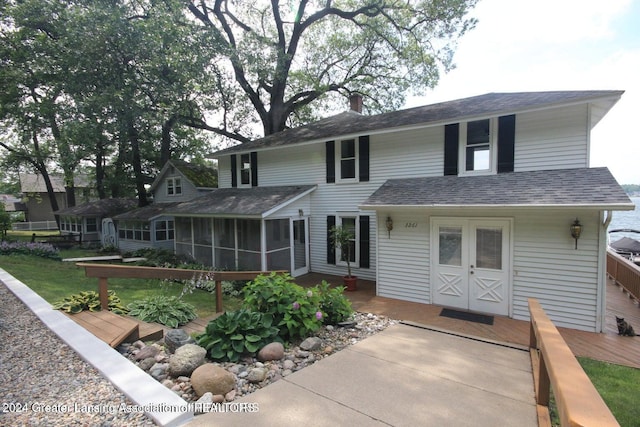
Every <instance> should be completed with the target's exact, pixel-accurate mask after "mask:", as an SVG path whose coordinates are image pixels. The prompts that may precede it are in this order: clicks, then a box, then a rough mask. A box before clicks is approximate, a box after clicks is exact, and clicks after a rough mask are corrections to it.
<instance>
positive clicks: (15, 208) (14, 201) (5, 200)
mask: <svg viewBox="0 0 640 427" xmlns="http://www.w3.org/2000/svg"><path fill="white" fill-rule="evenodd" d="M0 203H2V204H3V205H4V210H5V211H6V212H24V211H25V210H26V206H25V205H24V203H22V200H20V199H19V198H17V197H15V196H12V195H11V194H0Z"/></svg>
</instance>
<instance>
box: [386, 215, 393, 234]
mask: <svg viewBox="0 0 640 427" xmlns="http://www.w3.org/2000/svg"><path fill="white" fill-rule="evenodd" d="M385 224H386V225H387V233H389V238H391V230H393V220H392V219H391V217H390V216H388V217H387V221H386V223H385Z"/></svg>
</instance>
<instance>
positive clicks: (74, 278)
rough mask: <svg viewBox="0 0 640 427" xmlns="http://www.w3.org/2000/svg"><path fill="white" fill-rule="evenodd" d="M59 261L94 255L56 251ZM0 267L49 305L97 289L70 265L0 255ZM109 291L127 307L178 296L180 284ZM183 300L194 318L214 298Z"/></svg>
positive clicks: (120, 283) (233, 304)
mask: <svg viewBox="0 0 640 427" xmlns="http://www.w3.org/2000/svg"><path fill="white" fill-rule="evenodd" d="M60 254H61V256H62V257H63V258H74V257H79V256H91V255H95V253H91V252H88V251H86V250H79V249H72V250H63V251H60ZM0 268H3V269H4V270H6V271H7V272H8V273H10V274H11V275H12V276H14V277H15V278H17V279H18V280H20V281H21V282H23V283H24V284H26V285H27V286H29V287H30V288H31V289H33V290H34V291H35V292H36V293H38V294H39V295H40V296H41V297H42V298H44V299H45V300H47V301H48V302H50V303H53V302H55V301H58V300H60V299H62V298H64V297H66V296H69V295H71V294H75V293H78V292H80V291H87V290H94V291H97V290H98V279H95V278H88V277H85V274H84V269H81V268H79V267H77V266H76V265H75V263H73V262H62V261H57V260H51V259H45V258H38V257H33V256H26V255H10V256H6V255H0ZM109 289H110V290H113V291H115V292H116V294H117V295H118V297H120V299H121V300H122V302H123V304H125V305H126V304H129V303H130V302H133V301H135V300H139V299H142V298H144V297H145V296H150V295H156V294H164V295H179V294H180V293H181V291H182V284H180V283H175V282H163V281H160V280H145V279H109ZM183 300H184V301H186V302H188V303H190V304H192V305H193V306H194V307H195V309H196V313H197V314H198V317H207V316H210V315H212V314H214V313H215V307H216V298H215V295H213V294H211V293H209V292H205V291H202V290H195V291H194V292H193V293H192V294H186V295H185V296H184V297H183ZM240 304H241V301H239V300H238V299H237V298H230V297H225V298H224V300H223V307H224V309H225V310H233V309H236V308H238V307H239V306H240Z"/></svg>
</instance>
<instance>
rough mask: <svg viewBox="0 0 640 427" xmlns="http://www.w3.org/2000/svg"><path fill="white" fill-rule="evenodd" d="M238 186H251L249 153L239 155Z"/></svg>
mask: <svg viewBox="0 0 640 427" xmlns="http://www.w3.org/2000/svg"><path fill="white" fill-rule="evenodd" d="M240 185H251V157H250V156H249V153H246V154H241V155H240Z"/></svg>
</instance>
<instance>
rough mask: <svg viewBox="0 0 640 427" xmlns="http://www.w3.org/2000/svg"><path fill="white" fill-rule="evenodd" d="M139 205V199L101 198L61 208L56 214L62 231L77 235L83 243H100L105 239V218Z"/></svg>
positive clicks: (107, 218)
mask: <svg viewBox="0 0 640 427" xmlns="http://www.w3.org/2000/svg"><path fill="white" fill-rule="evenodd" d="M137 205H138V201H137V199H125V198H115V199H100V200H96V201H93V202H87V203H83V204H80V205H77V206H73V207H70V208H66V209H60V210H59V211H56V212H55V214H56V215H57V216H59V217H60V233H62V234H73V235H77V239H76V240H79V241H82V242H83V243H98V242H102V239H103V228H104V227H105V224H104V223H103V220H109V219H110V218H112V217H113V216H115V215H117V214H119V213H122V212H127V211H130V210H131V209H134V208H135V207H136V206H137ZM104 232H108V230H104Z"/></svg>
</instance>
